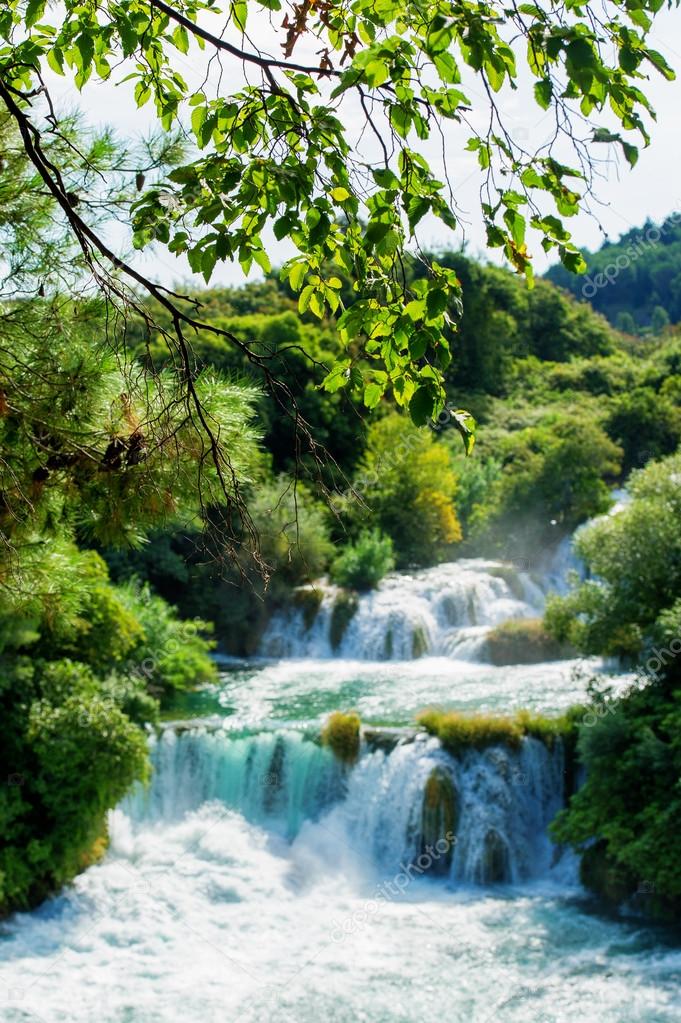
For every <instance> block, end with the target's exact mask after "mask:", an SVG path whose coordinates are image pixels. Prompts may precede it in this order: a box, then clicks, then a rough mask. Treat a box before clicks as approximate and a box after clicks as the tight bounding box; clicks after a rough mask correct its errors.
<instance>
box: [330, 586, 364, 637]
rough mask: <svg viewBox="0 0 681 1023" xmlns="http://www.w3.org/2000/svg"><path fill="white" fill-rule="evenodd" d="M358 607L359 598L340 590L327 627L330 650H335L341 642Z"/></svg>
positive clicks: (349, 591)
mask: <svg viewBox="0 0 681 1023" xmlns="http://www.w3.org/2000/svg"><path fill="white" fill-rule="evenodd" d="M358 607H359V597H358V596H357V594H356V593H354V592H353V591H352V590H340V591H339V593H338V596H337V597H336V600H335V601H334V605H333V611H332V612H331V623H330V625H329V641H330V643H331V649H332V650H337V649H338V647H339V646H340V645H341V643H342V642H343V636H344V635H345V632H346V630H347V627H348V625H349V624H350V622H351V621H352V619H353V618H354V616H355V614H356V612H357V608H358Z"/></svg>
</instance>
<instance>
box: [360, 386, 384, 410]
mask: <svg viewBox="0 0 681 1023" xmlns="http://www.w3.org/2000/svg"><path fill="white" fill-rule="evenodd" d="M384 392H385V384H379V383H376V382H375V381H374V382H373V383H370V384H367V385H366V387H365V388H364V404H365V405H366V407H367V408H376V406H377V405H378V403H379V401H380V400H381V398H382V397H383V394H384Z"/></svg>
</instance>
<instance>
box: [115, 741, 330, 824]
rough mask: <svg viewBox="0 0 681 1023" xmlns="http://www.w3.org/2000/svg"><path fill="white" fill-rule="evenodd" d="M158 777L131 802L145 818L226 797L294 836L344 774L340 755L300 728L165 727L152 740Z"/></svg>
mask: <svg viewBox="0 0 681 1023" xmlns="http://www.w3.org/2000/svg"><path fill="white" fill-rule="evenodd" d="M151 760H152V771H153V774H152V780H151V783H150V785H149V786H148V787H146V788H145V787H143V786H141V785H138V786H137V787H136V788H135V789H134V790H133V792H132V793H131V794H130V795H129V796H128V797H127V798H126V800H125V801H124V803H123V807H122V808H123V809H124V811H125V812H126V813H127V815H128V816H129V817H131V818H132V819H133V820H134V821H137V822H138V823H144V822H149V821H159V820H173V819H177V818H180V817H182V816H184V815H185V814H187V813H189V812H190V811H193V810H197V809H198V808H199V807H200V806H201V805H202V804H203V803H206V802H209V801H212V800H218V801H220V802H222V803H224V804H225V805H226V806H227V807H229V809H231V810H236V811H238V812H239V813H241V814H242V815H243V816H244V817H245V818H246V820H248V821H249V822H250V823H252V824H258V825H266V826H267V827H269V828H270V829H273V830H276V831H278V832H279V833H281V834H282V835H283V836H284V837H286V838H288V839H291V838H293V837H294V836H295V835H296V834H297V833H298V831H299V830H300V827H301V825H302V823H303V821H305V820H308V819H311V818H314V817H315V816H316V815H317V814H319V813H320V812H321V810H322V809H323V808H324V806H326V805H328V804H329V803H330V802H332V801H333V800H334V799H336V798H337V797H338V794H339V792H340V791H341V789H342V772H341V768H340V766H339V765H338V763H337V761H336V760H335V758H334V757H333V755H332V754H331V753H330V752H329V751H328V750H326V749H322V748H321V747H320V746H319V745H318V744H317V743H314V742H312V741H310V740H308V739H305V738H304V737H303V736H302V735H300V733H298V732H293V731H291V732H289V731H280V732H277V733H276V734H274V733H272V732H262V733H260V734H258V735H254V736H244V737H231V736H229V735H228V733H226V732H224V731H222V730H219V731H207V730H205V729H203V728H196V729H190V730H188V731H184V732H182V733H180V734H176V733H175V732H174V731H173V730H172V729H167V730H165V731H164V732H163V733H162V734H161V736H160V737H159V738H155V739H153V740H152V750H151Z"/></svg>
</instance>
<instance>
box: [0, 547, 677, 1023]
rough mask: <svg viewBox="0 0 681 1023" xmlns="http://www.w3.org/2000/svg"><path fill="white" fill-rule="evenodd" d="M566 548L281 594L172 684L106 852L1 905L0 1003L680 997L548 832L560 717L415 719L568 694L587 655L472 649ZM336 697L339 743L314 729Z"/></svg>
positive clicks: (487, 1003) (558, 573)
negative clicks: (215, 665) (528, 563)
mask: <svg viewBox="0 0 681 1023" xmlns="http://www.w3.org/2000/svg"><path fill="white" fill-rule="evenodd" d="M568 562H569V553H568V552H566V551H563V557H562V559H559V562H558V563H557V562H555V561H554V562H553V563H552V564H551V565H549V566H548V567H546V568H545V569H544V571H543V573H541V574H540V575H539V576H532V575H530V574H529V573H526V572H522V571H519V570H518V569H517V568H514V567H513V566H510V565H508V564H502V563H497V562H491V561H482V560H476V561H473V560H469V561H463V562H458V563H454V564H451V565H441V566H439V567H437V568H434V569H430V570H427V571H423V572H419V573H416V574H413V575H394V576H392V577H390V578H389V579H387V580H385V581H384V583H383V584H382V585H381V587H380V588H379V590H378V591H377V592H375V593H373V594H369V595H366V596H364V597H362V598H361V599H360V600H359V603H358V605H357V607H352V608H351V609H350V612H351V613H348V609H347V607H345V606H342V595H339V593H338V592H337V591H335V590H334V589H333V588H332V587H322V589H321V590H320V591H319V592H318V593H313V594H312V595H311V596H310V595H309V594H308V595H306V600H305V602H304V603H302V604H300V605H298V606H296V607H295V608H292V609H291V610H289V611H287V612H282V613H280V614H279V615H277V616H275V618H274V619H273V620H272V622H271V623H270V626H269V628H268V630H267V632H266V634H265V636H264V637H263V640H262V646H261V654H262V657H261V658H260V659H258V660H254V661H252V662H250V663H241V664H236V663H234V664H231V665H228V666H227V669H226V670H225V672H224V675H223V676H222V680H221V684H220V685H219V686H218V687H216V688H215V689H211V690H209V691H204V692H202V693H198V694H195V695H194V696H192V697H191V698H190V700H189V702H188V705H187V707H186V708H184V709H182V710H181V713H182V714H183V715H184V716H187V717H189V715H190V713H191V714H196V713H200V714H201V715H202V717H200V718H195V719H193V720H191V719H189V720H184V721H182V722H177V723H175V724H172V723H167V724H166V726H165V727H164V728H163V730H162V731H161V732H160V733H159V734H158V735H156V736H154V737H153V738H151V739H150V741H151V742H152V758H153V764H154V774H153V780H152V783H151V784H150V786H149V787H148V789H146V790H144V791H143V790H141V789H140V790H139V791H136V792H133V793H131V794H130V795H129V796H128V797H127V798H126V799H125V801H124V803H123V804H122V805H121V806H120V807H118V808H117V809H116V810H115V811H114V812H113V813H112V814H111V820H110V835H111V847H110V850H109V852H108V854H107V856H106V857H105V859H104V860H103V862H102V863H100V864H99V865H97V866H94V867H91V868H90V869H89V870H87V871H86V872H85V873H84V874H82V875H81V876H80V877H79V878H77V880H76V882H75V883H74V884H73V885H72V886H71V887H69V888H68V889H67V890H65V891H64V892H63V893H62V894H61V895H59V896H58V897H55V898H53V899H52V900H50V901H48V902H47V903H46V904H44V905H43V906H42V907H40V908H39V909H38V910H36V911H35V912H33V913H27V914H17V915H15V916H14V917H12V918H11V919H9V920H7V921H5V922H4V923H3V924H2V925H0V1019H2V1021H3V1023H4V1021H7V1023H18V1021H33V1023H41V1021H42V1023H66V1021H74V1023H95V1021H96V1023H179V1021H182V1023H189V1021H197V1023H198V1021H201V1023H223V1021H229V1020H239V1021H243V1023H251V1021H252V1023H270V1021H271V1023H275V1021H276V1023H308V1021H309V1023H313V1021H314V1023H318V1021H325V1020H328V1021H330V1023H355V1021H367V1023H442V1021H443V1020H448V1021H453V1023H459V1021H461V1023H468V1021H472V1023H493V1021H497V1020H500V1021H502V1023H516V1021H517V1023H521V1021H522V1023H563V1021H565V1023H567V1021H570V1023H572V1021H574V1020H576V1019H578V1020H583V1021H586V1023H596V1021H598V1023H672V1021H677V1020H678V1019H679V1015H680V1003H681V952H680V951H679V950H678V945H675V944H674V939H673V936H672V935H670V933H669V932H667V931H664V930H662V929H659V928H655V927H652V926H650V925H648V924H646V923H644V922H643V921H642V920H638V919H635V918H633V917H627V916H624V915H623V916H618V917H616V916H614V915H606V914H605V913H604V912H603V910H602V907H598V906H597V905H596V904H595V903H594V901H593V900H592V899H590V898H589V897H588V896H587V894H586V893H585V892H584V891H583V889H582V888H581V887H580V885H579V883H578V879H577V863H576V860H575V858H574V856H573V855H572V854H571V853H569V851H566V850H564V849H559V848H557V847H555V846H554V845H553V844H552V843H551V841H550V839H549V836H548V833H547V825H548V824H549V822H550V821H551V819H552V818H553V817H554V816H555V814H556V812H557V811H558V810H559V809H560V808H561V806H562V805H563V803H564V798H565V791H566V785H567V784H568V780H567V776H566V772H565V763H564V757H563V750H562V747H561V744H560V742H558V743H556V744H555V745H554V747H553V748H552V749H547V748H546V747H545V746H544V745H543V744H542V743H541V742H539V741H538V740H535V739H531V738H528V739H525V740H524V741H523V743H522V746H521V748H520V749H517V750H511V749H508V748H505V747H503V746H498V747H492V748H490V749H487V750H485V751H475V750H469V751H467V752H464V753H462V754H461V755H460V756H458V757H452V756H450V755H448V754H446V753H445V752H444V751H443V750H442V749H441V748H440V746H439V743H438V741H437V740H435V739H432V738H428V737H426V736H425V735H424V734H422V733H419V732H416V731H415V730H414V728H413V723H414V715H415V713H416V712H417V711H418V710H419V709H421V708H423V707H424V706H429V705H430V706H433V705H435V706H439V707H443V708H461V709H466V710H475V709H485V710H494V711H511V710H514V709H517V708H520V707H528V708H531V709H534V710H543V711H549V712H551V711H559V710H561V709H563V708H565V707H567V706H569V705H570V704H571V703H574V702H576V701H578V700H579V699H580V698H582V697H583V694H584V689H585V685H586V682H587V680H588V678H589V677H590V675H593V674H594V673H595V672H598V671H603V670H604V668H603V666H602V665H600V664H598V663H596V662H594V663H584V662H577V661H552V662H547V663H541V664H531V665H519V664H516V665H512V666H506V667H503V666H494V665H492V664H491V663H489V645H488V642H487V636H488V633H489V629H490V628H491V627H493V626H495V625H497V624H499V623H501V622H504V621H507V620H508V619H513V618H532V617H536V616H537V615H538V614H540V613H541V609H542V607H543V603H544V599H545V594H546V591H547V590H548V589H549V588H551V587H559V586H560V585H561V578H562V575H563V573H564V569H565V567H566V565H567V564H568ZM339 601H340V604H339ZM339 607H340V610H339ZM350 708H354V709H357V710H358V711H359V712H360V714H361V717H362V721H363V723H364V725H365V732H364V738H363V742H362V746H361V750H360V755H359V758H358V760H357V762H356V763H355V764H354V765H352V766H349V765H344V764H342V763H341V762H340V761H338V760H337V759H336V758H335V757H334V756H333V754H332V753H331V752H330V751H329V750H328V749H326V748H322V747H321V746H320V745H319V742H318V736H319V730H320V726H321V724H322V723H323V721H324V720H325V718H326V717H327V716H328V714H329V712H330V711H332V710H335V709H343V710H347V709H350ZM178 713H180V711H178ZM378 726H384V727H378ZM385 726H389V727H385Z"/></svg>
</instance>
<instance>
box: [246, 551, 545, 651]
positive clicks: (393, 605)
mask: <svg viewBox="0 0 681 1023" xmlns="http://www.w3.org/2000/svg"><path fill="white" fill-rule="evenodd" d="M544 595H545V594H544V589H543V587H542V585H541V584H540V582H538V581H537V580H536V579H534V578H533V577H532V576H531V575H530V574H528V573H527V572H523V571H520V570H519V569H518V568H517V567H516V566H514V565H512V564H508V563H505V562H497V561H484V560H482V559H470V560H462V561H457V562H453V563H451V564H445V565H438V566H436V567H435V568H429V569H425V570H424V571H420V572H416V573H414V574H413V575H409V574H406V573H402V574H400V575H392V576H388V577H387V578H386V579H384V580H383V582H382V583H381V584H380V586H379V587H378V589H376V590H374V591H372V592H370V593H366V594H361V595H360V596H359V597H358V599H357V601H356V607H355V606H354V605H353V604H351V603H349V602H348V597H347V595H345V594H344V593H343V591H341V590H339V589H338V588H337V587H334V586H331V585H328V584H324V583H319V584H316V587H315V588H313V589H308V590H307V591H306V592H305V594H304V596H305V598H306V600H307V604H306V603H305V602H304V601H302V603H303V604H304V606H299V607H294V608H291V609H287V610H285V611H281V612H278V613H277V614H275V615H274V616H273V618H272V620H271V621H270V623H269V625H268V628H267V630H266V632H265V635H264V636H263V639H262V642H261V645H260V653H261V654H262V655H263V656H265V657H311V658H320V659H321V658H330V657H337V658H344V657H346V658H354V659H359V660H368V661H381V660H393V661H407V660H411V659H413V658H415V657H419V656H421V655H423V654H428V655H431V656H444V657H452V658H456V659H458V660H478V659H480V657H481V654H482V653H483V651H484V644H485V636H486V634H487V632H488V630H489V629H490V628H491V627H492V626H494V625H498V624H500V623H501V622H504V621H508V620H509V619H512V618H516V619H517V618H535V617H537V616H538V615H540V614H541V612H542V609H543V607H544ZM301 596H302V595H301ZM315 596H316V597H317V598H318V599H319V609H318V610H317V611H316V613H315V614H314V617H313V618H312V620H311V615H310V610H309V603H310V602H312V601H313V600H314V599H315ZM314 610H315V609H314V607H313V611H314Z"/></svg>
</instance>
